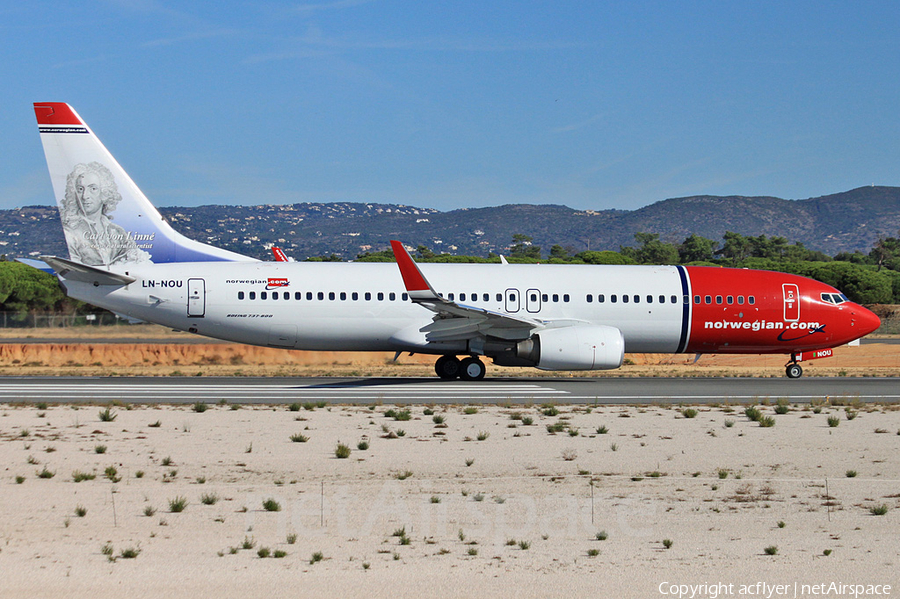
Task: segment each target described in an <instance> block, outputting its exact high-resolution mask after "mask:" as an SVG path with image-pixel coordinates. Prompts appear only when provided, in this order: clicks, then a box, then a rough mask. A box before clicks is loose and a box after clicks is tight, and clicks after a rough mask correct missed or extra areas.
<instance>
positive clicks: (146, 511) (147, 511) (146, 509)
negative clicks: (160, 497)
mask: <svg viewBox="0 0 900 599" xmlns="http://www.w3.org/2000/svg"><path fill="white" fill-rule="evenodd" d="M155 513H156V508H155V507H153V506H152V505H148V506H145V507H144V515H145V516H147V517H148V518H152V517H153V515H154V514H155Z"/></svg>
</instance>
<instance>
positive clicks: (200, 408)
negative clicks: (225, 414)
mask: <svg viewBox="0 0 900 599" xmlns="http://www.w3.org/2000/svg"><path fill="white" fill-rule="evenodd" d="M208 409H209V406H208V405H206V404H205V403H203V402H202V401H198V402H196V403H194V406H193V410H194V411H195V412H199V413H201V414H202V413H203V412H205V411H206V410H208Z"/></svg>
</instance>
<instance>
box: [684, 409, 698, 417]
mask: <svg viewBox="0 0 900 599" xmlns="http://www.w3.org/2000/svg"><path fill="white" fill-rule="evenodd" d="M699 413H700V412H698V411H697V410H695V409H694V408H685V409H683V410H681V415H682V416H684V417H685V418H696V417H697V414H699Z"/></svg>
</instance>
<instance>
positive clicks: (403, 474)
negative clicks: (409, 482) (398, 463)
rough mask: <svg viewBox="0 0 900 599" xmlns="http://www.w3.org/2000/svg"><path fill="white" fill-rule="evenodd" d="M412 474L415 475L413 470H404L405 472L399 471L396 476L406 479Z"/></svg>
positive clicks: (398, 478)
mask: <svg viewBox="0 0 900 599" xmlns="http://www.w3.org/2000/svg"><path fill="white" fill-rule="evenodd" d="M412 475H413V471H412V470H404V471H403V472H398V473H397V474H396V475H394V478H396V479H397V480H406V479H407V478H409V477H410V476H412Z"/></svg>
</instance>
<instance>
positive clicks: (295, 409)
mask: <svg viewBox="0 0 900 599" xmlns="http://www.w3.org/2000/svg"><path fill="white" fill-rule="evenodd" d="M288 409H289V410H290V411H291V412H299V411H300V404H298V403H292V404H291V405H289V406H288Z"/></svg>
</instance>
